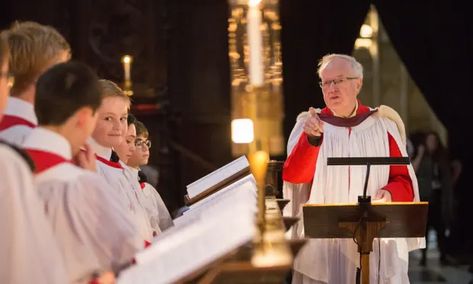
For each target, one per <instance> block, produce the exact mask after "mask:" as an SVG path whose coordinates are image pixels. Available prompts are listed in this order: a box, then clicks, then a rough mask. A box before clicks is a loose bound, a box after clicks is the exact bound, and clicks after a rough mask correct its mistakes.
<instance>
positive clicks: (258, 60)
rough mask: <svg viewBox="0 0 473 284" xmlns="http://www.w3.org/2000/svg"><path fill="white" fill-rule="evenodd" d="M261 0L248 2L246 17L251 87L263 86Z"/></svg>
mask: <svg viewBox="0 0 473 284" xmlns="http://www.w3.org/2000/svg"><path fill="white" fill-rule="evenodd" d="M260 2H261V0H249V2H248V15H247V19H246V22H247V31H246V32H247V34H248V46H249V53H250V62H249V73H250V74H249V75H250V83H251V84H252V85H253V86H261V85H263V59H262V54H263V44H262V36H261V30H260V25H261V11H260V10H259V8H258V5H259V3H260Z"/></svg>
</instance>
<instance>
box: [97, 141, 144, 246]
mask: <svg viewBox="0 0 473 284" xmlns="http://www.w3.org/2000/svg"><path fill="white" fill-rule="evenodd" d="M89 144H90V145H91V146H92V149H93V150H94V151H95V153H96V155H97V156H99V157H101V158H102V160H110V157H111V155H112V149H110V148H107V147H103V146H102V145H100V144H98V143H97V142H96V141H95V140H93V139H90V140H89ZM111 164H112V163H104V162H103V161H101V160H100V159H98V160H97V172H98V173H99V174H100V175H101V176H102V177H104V178H105V180H106V181H107V183H108V184H109V185H110V186H111V188H112V190H113V194H115V195H116V196H117V197H118V198H119V199H120V200H121V202H122V204H123V206H122V208H123V210H124V211H126V212H127V214H128V215H129V216H130V218H132V220H133V223H134V224H135V226H136V229H137V232H138V234H139V235H140V236H141V238H142V240H143V246H144V242H148V243H150V242H151V241H152V239H153V231H152V229H151V225H150V222H149V218H148V215H147V213H146V211H145V209H144V208H143V206H142V205H141V204H140V202H139V200H138V196H137V194H136V190H135V189H134V186H133V185H132V184H130V181H129V180H128V178H127V177H126V175H125V174H126V173H125V169H124V168H123V166H122V164H120V163H119V162H117V163H113V164H114V165H111Z"/></svg>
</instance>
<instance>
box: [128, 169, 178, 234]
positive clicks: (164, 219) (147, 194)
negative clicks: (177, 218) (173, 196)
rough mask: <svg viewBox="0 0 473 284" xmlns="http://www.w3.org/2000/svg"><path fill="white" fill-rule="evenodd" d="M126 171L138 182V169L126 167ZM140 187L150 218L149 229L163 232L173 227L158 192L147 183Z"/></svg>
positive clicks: (169, 215) (141, 184)
mask: <svg viewBox="0 0 473 284" xmlns="http://www.w3.org/2000/svg"><path fill="white" fill-rule="evenodd" d="M128 170H129V171H130V173H131V174H132V178H133V179H134V180H136V181H138V180H139V177H138V172H139V170H138V169H134V168H131V167H128ZM138 185H139V186H140V189H141V190H140V191H141V196H142V198H143V205H144V206H145V209H146V212H147V213H148V216H149V217H150V223H151V227H152V228H153V229H155V228H158V229H159V231H164V230H166V229H168V228H169V227H171V226H173V222H172V218H171V214H170V213H169V210H168V209H167V207H166V204H164V201H163V199H162V198H161V196H160V195H159V193H158V191H157V190H156V189H155V188H154V187H153V186H152V185H150V184H149V183H147V182H144V183H140V184H138Z"/></svg>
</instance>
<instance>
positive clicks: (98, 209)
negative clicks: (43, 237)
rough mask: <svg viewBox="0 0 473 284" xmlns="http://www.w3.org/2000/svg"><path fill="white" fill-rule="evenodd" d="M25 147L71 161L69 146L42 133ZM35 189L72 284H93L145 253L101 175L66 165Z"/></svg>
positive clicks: (44, 175) (40, 178)
mask: <svg viewBox="0 0 473 284" xmlns="http://www.w3.org/2000/svg"><path fill="white" fill-rule="evenodd" d="M24 147H25V149H31V150H39V151H44V152H47V153H52V154H55V155H57V156H60V157H62V158H64V159H66V160H70V159H71V148H70V144H69V142H68V141H67V140H66V139H65V138H64V137H63V136H61V135H59V134H57V133H54V132H52V131H49V130H47V129H44V128H41V127H38V128H36V129H34V130H33V131H32V132H31V134H30V136H29V137H28V138H27V139H26V141H25V143H24ZM34 183H35V186H36V189H37V191H38V193H39V195H40V197H41V199H42V200H43V202H44V204H45V207H46V214H47V217H48V219H49V221H50V223H51V225H52V228H53V232H54V234H55V236H56V239H57V240H58V242H59V244H60V248H61V251H62V253H63V256H64V260H65V264H66V267H67V270H68V274H69V279H70V282H73V283H82V282H84V281H88V280H89V279H90V277H91V276H92V275H93V274H94V273H97V272H100V271H104V270H114V271H117V270H118V269H120V268H121V267H122V266H123V265H126V264H128V263H130V262H131V261H132V259H133V257H134V254H135V253H136V252H137V251H138V250H139V249H140V248H141V245H142V242H141V238H140V237H139V236H138V234H137V233H136V228H135V226H134V225H133V222H132V220H131V219H130V218H129V216H128V215H127V214H125V213H124V212H123V210H122V204H121V201H120V200H119V199H118V198H117V196H116V195H113V194H111V191H112V189H111V188H110V186H109V185H108V184H107V183H106V181H105V180H104V179H103V178H102V177H101V176H100V175H98V174H97V173H95V172H91V171H88V170H85V169H82V168H79V167H77V166H76V165H74V164H72V163H71V162H63V163H59V164H57V165H54V166H52V167H50V168H49V169H46V170H44V171H42V172H40V173H38V174H36V176H35V178H34Z"/></svg>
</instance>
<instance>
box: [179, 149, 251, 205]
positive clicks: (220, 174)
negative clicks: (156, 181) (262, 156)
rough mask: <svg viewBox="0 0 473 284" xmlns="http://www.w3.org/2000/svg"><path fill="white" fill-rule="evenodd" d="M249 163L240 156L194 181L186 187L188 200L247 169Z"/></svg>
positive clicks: (244, 157)
mask: <svg viewBox="0 0 473 284" xmlns="http://www.w3.org/2000/svg"><path fill="white" fill-rule="evenodd" d="M249 166H250V163H249V162H248V159H247V158H246V156H241V157H239V158H237V159H235V160H233V161H232V162H230V163H228V164H226V165H224V166H223V167H220V168H218V169H217V170H215V171H213V172H211V173H209V174H208V175H206V176H204V177H202V178H200V179H198V180H196V181H194V182H193V183H191V184H189V185H187V186H186V188H187V195H188V196H189V198H194V197H195V196H197V195H198V194H199V193H201V192H203V191H204V190H206V189H208V188H210V187H212V186H214V185H216V184H217V183H219V182H220V181H222V180H224V179H227V178H229V177H231V176H232V175H234V174H236V173H238V172H239V171H241V170H243V169H244V168H246V167H249Z"/></svg>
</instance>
